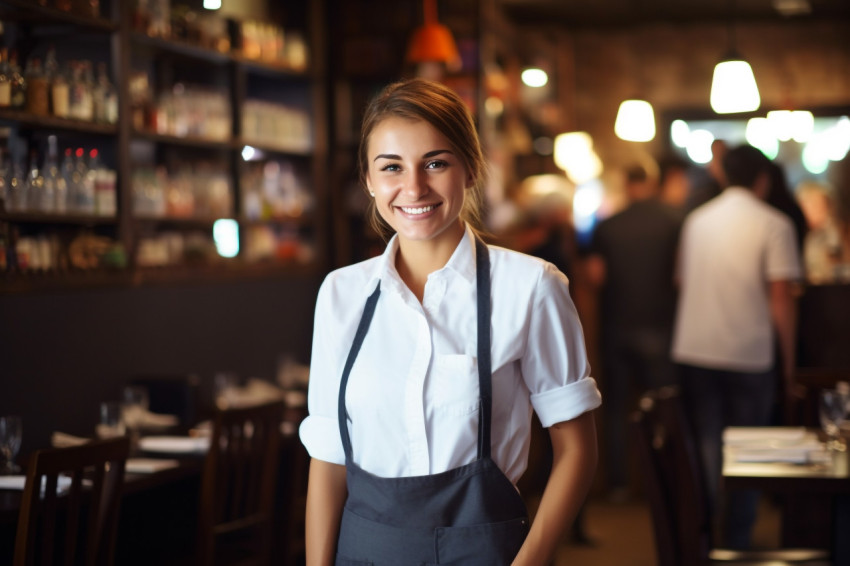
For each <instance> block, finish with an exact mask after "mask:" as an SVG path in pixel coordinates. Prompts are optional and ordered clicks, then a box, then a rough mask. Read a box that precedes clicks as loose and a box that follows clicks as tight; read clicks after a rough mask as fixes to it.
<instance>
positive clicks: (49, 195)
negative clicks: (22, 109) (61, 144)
mask: <svg viewBox="0 0 850 566" xmlns="http://www.w3.org/2000/svg"><path fill="white" fill-rule="evenodd" d="M42 171H43V173H42V175H43V176H44V201H43V202H44V206H43V207H42V209H43V211H44V212H55V213H57V214H65V213H66V212H67V211H68V187H67V185H66V184H65V179H64V178H63V177H62V175H61V174H60V173H59V163H58V151H57V148H56V136H49V137H48V138H47V155H46V156H45V158H44V167H43V169H42Z"/></svg>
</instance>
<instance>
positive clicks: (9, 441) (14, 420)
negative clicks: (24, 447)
mask: <svg viewBox="0 0 850 566" xmlns="http://www.w3.org/2000/svg"><path fill="white" fill-rule="evenodd" d="M22 434H23V428H22V425H21V417H16V416H11V415H9V416H2V417H0V456H2V458H3V467H2V468H0V475H12V474H17V473H18V472H20V471H21V468H20V466H18V465H17V464H15V456H17V455H18V450H20V449H21V436H22Z"/></svg>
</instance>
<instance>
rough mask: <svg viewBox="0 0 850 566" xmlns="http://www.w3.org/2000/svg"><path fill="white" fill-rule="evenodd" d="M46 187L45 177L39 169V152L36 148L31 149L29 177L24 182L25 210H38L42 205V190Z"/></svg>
mask: <svg viewBox="0 0 850 566" xmlns="http://www.w3.org/2000/svg"><path fill="white" fill-rule="evenodd" d="M43 189H44V178H43V177H42V176H41V171H39V169H38V153H37V152H36V151H35V150H32V151H30V164H29V169H27V178H26V182H25V183H24V193H25V194H26V197H25V198H24V202H25V207H26V208H25V210H30V211H33V212H36V211H38V210H39V208H40V206H41V200H42V192H43Z"/></svg>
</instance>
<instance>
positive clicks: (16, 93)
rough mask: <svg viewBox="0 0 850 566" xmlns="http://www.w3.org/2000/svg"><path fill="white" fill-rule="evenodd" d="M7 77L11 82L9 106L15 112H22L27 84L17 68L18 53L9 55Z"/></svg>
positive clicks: (14, 52) (13, 52)
mask: <svg viewBox="0 0 850 566" xmlns="http://www.w3.org/2000/svg"><path fill="white" fill-rule="evenodd" d="M9 72H10V74H9V77H10V78H11V81H12V90H11V99H10V101H11V103H12V104H11V105H12V108H15V109H16V110H22V109H23V108H24V105H25V104H26V100H27V82H26V80H25V79H24V76H23V75H22V74H21V68H20V67H19V66H18V53H17V51H14V50H13V51H12V52H11V54H10V55H9Z"/></svg>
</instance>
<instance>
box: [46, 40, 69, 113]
mask: <svg viewBox="0 0 850 566" xmlns="http://www.w3.org/2000/svg"><path fill="white" fill-rule="evenodd" d="M44 72H45V74H46V75H47V81H48V84H49V85H50V112H51V113H52V114H53V115H54V116H56V117H58V118H67V117H68V80H67V79H66V78H65V76H64V74H63V72H62V69H61V68H60V67H59V62H58V61H57V60H56V49H55V48H54V47H53V46H51V47H50V49H48V51H47V56H46V57H45V59H44Z"/></svg>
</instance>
